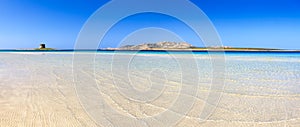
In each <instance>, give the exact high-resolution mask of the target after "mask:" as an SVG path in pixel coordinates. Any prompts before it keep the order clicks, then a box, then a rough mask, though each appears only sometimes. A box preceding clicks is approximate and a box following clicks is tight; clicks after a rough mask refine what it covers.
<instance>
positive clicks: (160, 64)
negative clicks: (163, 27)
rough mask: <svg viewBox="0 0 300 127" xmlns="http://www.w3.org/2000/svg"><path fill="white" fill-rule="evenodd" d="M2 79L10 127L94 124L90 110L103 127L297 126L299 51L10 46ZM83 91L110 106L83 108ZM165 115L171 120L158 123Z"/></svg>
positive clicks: (1, 61) (1, 60)
mask: <svg viewBox="0 0 300 127" xmlns="http://www.w3.org/2000/svg"><path fill="white" fill-rule="evenodd" d="M214 60H215V61H214ZM213 62H220V63H224V64H222V66H221V65H220V64H216V65H218V66H214V64H213ZM222 68H223V69H224V70H222ZM0 80H1V82H0V107H1V108H0V109H1V110H0V115H1V116H0V118H2V119H3V120H0V124H1V125H7V126H14V125H24V126H27V125H28V126H39V125H43V124H40V123H39V121H40V122H41V123H45V124H44V125H45V126H59V125H63V124H65V122H66V121H67V122H68V123H69V125H70V126H72V125H75V126H77V125H78V126H80V125H88V126H94V123H93V122H92V121H91V118H90V117H88V115H87V114H89V115H90V116H91V117H92V119H94V121H96V122H98V123H99V124H101V125H103V126H105V125H106V124H105V123H106V122H110V124H113V125H123V126H131V125H132V124H131V123H130V122H128V121H132V120H133V119H131V118H132V117H133V118H137V119H138V120H139V121H137V122H136V123H135V124H136V125H140V124H141V125H143V124H144V123H147V124H148V125H153V126H156V125H173V124H174V125H176V126H185V125H186V126H299V125H300V115H299V114H300V53H257V52H255V53H253V52H252V53H250V52H226V53H225V54H222V53H206V52H194V53H191V52H149V51H143V52H112V51H100V52H97V53H95V52H76V53H74V52H12V51H10V52H1V53H0ZM219 80H222V81H219ZM95 83H96V85H95V86H93V85H91V84H95ZM213 83H224V84H213ZM74 88H76V89H77V91H75V89H74ZM78 88H81V89H78ZM88 88H98V91H96V93H97V92H98V93H100V94H101V96H100V97H102V98H101V99H102V101H99V104H102V105H106V106H107V107H110V108H107V107H106V108H105V110H104V113H103V112H102V114H101V112H100V113H98V112H97V111H96V110H95V109H93V108H90V109H89V108H86V107H85V106H86V105H85V104H90V103H91V102H90V101H84V100H82V99H83V98H84V99H86V98H87V97H89V96H91V95H93V97H94V94H93V92H92V91H90V90H93V89H88ZM76 92H77V93H76ZM211 93H217V94H211ZM85 94H86V96H85ZM78 98H79V99H81V103H83V107H82V106H81V105H80V103H79V101H78ZM98 99H99V98H98ZM218 99H219V100H218ZM93 102H94V101H93ZM190 102H193V103H190ZM91 104H92V103H91ZM181 104H183V105H181ZM189 104H191V106H188V105H189ZM20 106H25V107H27V108H26V109H23V108H20ZM207 106H208V107H207ZM104 107H105V106H104ZM84 109H85V110H84ZM85 111H87V113H86V112H85ZM91 111H92V112H91ZM51 112H52V115H49V114H47V113H50V114H51ZM93 112H94V113H98V114H93ZM164 112H166V113H169V112H170V114H172V113H173V116H174V117H172V118H169V117H168V116H166V117H164V118H165V119H170V121H172V120H174V121H176V123H173V124H172V123H168V122H164V121H160V120H159V118H160V117H159V116H160V115H161V116H163V115H164ZM22 114H27V115H22ZM120 114H122V117H121V116H119V115H120ZM207 114H209V115H207ZM97 115H98V116H103V117H104V116H105V117H106V119H97V118H93V117H97ZM69 116H72V117H69ZM127 116H130V117H127ZM155 116H157V117H155ZM177 116H178V118H177ZM205 116H207V117H205ZM123 117H124V118H125V119H121V118H123ZM152 117H153V118H152ZM34 118H38V119H36V120H35V121H31V120H30V119H34ZM179 118H183V119H179ZM16 119H22V120H20V121H16ZM203 120H204V121H205V122H203ZM36 121H38V123H36ZM62 121H64V122H62ZM78 121H81V122H78ZM200 121H202V122H200ZM26 122H29V123H28V124H27V123H26ZM140 122H141V123H140ZM79 123H80V124H79ZM157 123H160V124H157Z"/></svg>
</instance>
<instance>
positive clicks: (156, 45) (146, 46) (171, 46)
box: [117, 42, 194, 50]
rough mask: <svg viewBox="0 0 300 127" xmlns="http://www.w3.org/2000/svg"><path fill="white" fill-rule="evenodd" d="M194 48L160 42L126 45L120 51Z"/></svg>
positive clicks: (186, 44) (186, 45) (182, 43)
mask: <svg viewBox="0 0 300 127" xmlns="http://www.w3.org/2000/svg"><path fill="white" fill-rule="evenodd" d="M193 47H194V46H192V45H191V44H189V43H187V42H179V43H177V42H158V43H144V44H139V45H125V46H122V47H120V48H117V49H119V50H162V49H164V50H165V49H168V50H169V49H191V48H193Z"/></svg>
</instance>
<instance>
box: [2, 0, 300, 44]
mask: <svg viewBox="0 0 300 127" xmlns="http://www.w3.org/2000/svg"><path fill="white" fill-rule="evenodd" d="M125 1H126V0H125ZM107 2H109V1H108V0H0V10H1V11H0V49H15V48H33V47H37V46H38V45H39V44H40V43H41V42H44V43H46V44H47V46H48V47H54V48H58V49H72V48H73V47H74V44H75V42H76V39H77V35H78V34H79V32H80V30H81V28H82V27H83V25H84V23H85V22H86V20H87V19H88V18H89V17H90V16H91V15H92V14H93V13H94V12H95V11H96V10H97V9H98V8H100V7H101V6H103V5H104V4H105V3H107ZM191 2H193V3H194V4H195V5H197V6H198V7H199V8H200V9H202V10H203V11H204V13H205V14H206V15H207V16H208V17H209V18H210V20H211V21H212V23H213V24H214V26H215V28H216V30H217V31H218V33H219V35H220V37H221V39H222V42H223V45H224V46H233V47H265V48H283V49H300V1H299V0H191ZM170 4H172V3H170ZM140 6H146V5H140ZM162 6H163V5H162ZM179 9H180V8H179ZM116 11H118V10H117V9H116ZM112 13H113V12H112ZM149 19H151V20H149ZM100 20H101V19H100ZM126 23H127V24H126ZM170 23H171V25H172V27H170V26H168V25H166V24H170ZM122 24H123V26H122ZM128 24H135V25H128ZM136 24H140V25H139V27H137V26H138V25H136ZM153 26H155V27H160V26H162V27H163V28H166V29H168V28H169V30H170V31H176V30H177V31H180V30H181V33H180V35H179V36H183V37H184V38H189V36H191V37H190V38H189V39H187V40H188V42H189V43H192V44H193V45H196V46H203V45H202V44H201V43H200V42H198V41H197V40H196V39H195V40H193V37H192V36H194V35H193V34H192V33H191V32H190V31H189V29H187V28H184V27H183V25H182V24H180V22H178V21H176V19H173V18H170V17H168V16H164V15H158V14H157V15H155V14H144V15H136V16H131V17H128V18H127V20H122V22H120V23H119V24H117V25H116V26H115V27H114V28H112V30H111V32H109V33H108V36H107V37H106V38H104V40H105V39H106V41H105V42H106V43H105V44H103V45H101V46H103V47H114V46H117V45H119V44H120V43H119V42H117V41H121V40H122V39H123V37H125V34H126V33H127V34H132V33H131V32H134V31H130V30H134V29H130V28H131V27H136V28H141V27H153ZM175 28H177V29H175ZM124 30H127V31H125V32H120V31H124ZM156 30H158V29H156ZM145 32H146V31H145ZM189 33H191V34H189ZM169 34H170V32H169V33H168V36H169ZM137 35H138V34H137ZM164 36H167V35H164V34H157V35H156V36H155V37H157V38H161V39H167V38H164ZM155 37H149V39H148V40H149V42H151V41H155V39H153V38H155ZM116 38H117V39H116ZM114 39H115V40H114ZM143 39H147V38H145V37H144V36H143ZM151 39H152V40H151ZM107 40H109V41H110V42H108V41H107ZM141 40H142V39H141ZM158 40H159V39H158ZM123 41H124V40H123ZM125 41H126V40H125ZM127 41H130V40H127ZM166 41H168V40H166ZM175 41H176V40H175Z"/></svg>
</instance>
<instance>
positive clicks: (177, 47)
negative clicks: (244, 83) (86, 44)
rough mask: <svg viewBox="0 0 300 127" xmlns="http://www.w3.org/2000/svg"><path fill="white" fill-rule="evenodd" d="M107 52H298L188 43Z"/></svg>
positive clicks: (135, 47)
mask: <svg viewBox="0 0 300 127" xmlns="http://www.w3.org/2000/svg"><path fill="white" fill-rule="evenodd" d="M105 50H149V51H155V50H172V51H241V52H243V51H247V52H248V51H254V52H295V51H297V52H298V50H282V49H271V48H240V47H229V46H215V47H196V46H193V45H191V44H190V43H187V42H158V43H143V44H139V45H125V46H121V47H119V48H108V49H105Z"/></svg>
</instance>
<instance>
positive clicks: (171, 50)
mask: <svg viewBox="0 0 300 127" xmlns="http://www.w3.org/2000/svg"><path fill="white" fill-rule="evenodd" d="M95 51H97V52H101V51H122V52H136V51H142V52H266V53H267V52H270V53H272V52H274V53H276V52H278V53H284V52H286V53H300V50H290V49H258V48H232V49H220V48H199V49H147V50H127V49H126V50H124V49H54V50H31V49H29V50H26V49H25V50H24V49H20V50H19V49H0V52H95Z"/></svg>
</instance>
